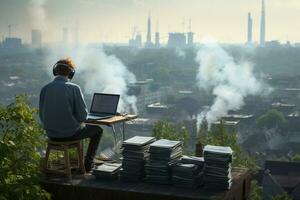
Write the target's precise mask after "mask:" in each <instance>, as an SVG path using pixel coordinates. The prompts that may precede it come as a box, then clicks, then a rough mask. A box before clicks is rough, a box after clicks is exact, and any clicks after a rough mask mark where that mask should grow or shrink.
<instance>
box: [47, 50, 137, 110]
mask: <svg viewBox="0 0 300 200" xmlns="http://www.w3.org/2000/svg"><path fill="white" fill-rule="evenodd" d="M65 57H71V58H72V59H73V60H74V63H75V65H76V74H75V80H76V79H77V78H79V79H80V80H82V84H83V85H81V86H82V88H83V90H84V92H85V93H86V94H93V93H110V94H120V101H119V105H118V111H119V112H128V113H136V114H137V113H138V110H137V107H136V97H135V96H133V95H128V89H129V84H132V83H135V82H136V78H135V75H134V74H133V73H131V72H130V71H129V70H128V69H127V67H126V66H125V65H124V64H123V63H122V62H121V61H120V60H119V59H118V58H117V57H115V56H114V55H107V54H106V53H105V52H104V50H103V48H102V47H76V48H70V47H68V48H66V47H63V48H54V49H53V50H52V51H51V56H49V57H48V61H47V63H53V62H54V63H55V62H56V61H57V60H59V59H61V58H65Z"/></svg>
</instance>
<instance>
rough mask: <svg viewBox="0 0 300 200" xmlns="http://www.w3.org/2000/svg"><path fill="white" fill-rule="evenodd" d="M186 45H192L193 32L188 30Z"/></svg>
mask: <svg viewBox="0 0 300 200" xmlns="http://www.w3.org/2000/svg"><path fill="white" fill-rule="evenodd" d="M187 38H188V39H187V46H188V47H193V46H194V33H193V32H188V33H187Z"/></svg>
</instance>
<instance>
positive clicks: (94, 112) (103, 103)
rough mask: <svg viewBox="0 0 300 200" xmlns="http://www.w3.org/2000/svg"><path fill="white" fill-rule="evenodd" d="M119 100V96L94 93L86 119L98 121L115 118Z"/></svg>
mask: <svg viewBox="0 0 300 200" xmlns="http://www.w3.org/2000/svg"><path fill="white" fill-rule="evenodd" d="M119 99H120V95H119V94H104V93H95V94H94V96H93V100H92V104H91V108H90V112H89V114H88V116H87V119H88V120H99V119H106V118H110V117H113V116H115V115H116V113H117V108H118V104H119Z"/></svg>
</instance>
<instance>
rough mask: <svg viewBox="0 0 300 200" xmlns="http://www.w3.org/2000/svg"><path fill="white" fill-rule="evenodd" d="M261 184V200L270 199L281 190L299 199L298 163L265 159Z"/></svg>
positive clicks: (299, 176) (280, 192) (299, 164)
mask: <svg viewBox="0 0 300 200" xmlns="http://www.w3.org/2000/svg"><path fill="white" fill-rule="evenodd" d="M262 186H263V200H271V197H272V196H276V195H280V194H282V193H283V192H286V193H288V195H290V196H291V197H293V198H294V199H300V163H297V162H283V161H266V163H265V173H264V175H263V184H262Z"/></svg>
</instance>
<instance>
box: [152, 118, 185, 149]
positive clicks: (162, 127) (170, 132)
mask: <svg viewBox="0 0 300 200" xmlns="http://www.w3.org/2000/svg"><path fill="white" fill-rule="evenodd" d="M152 136H153V137H155V138H156V139H168V140H178V141H182V142H183V143H184V145H186V144H187V141H188V139H189V133H188V131H187V129H186V127H185V126H184V125H182V124H171V123H168V122H167V121H159V122H157V123H156V124H155V125H154V128H153V131H152Z"/></svg>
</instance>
